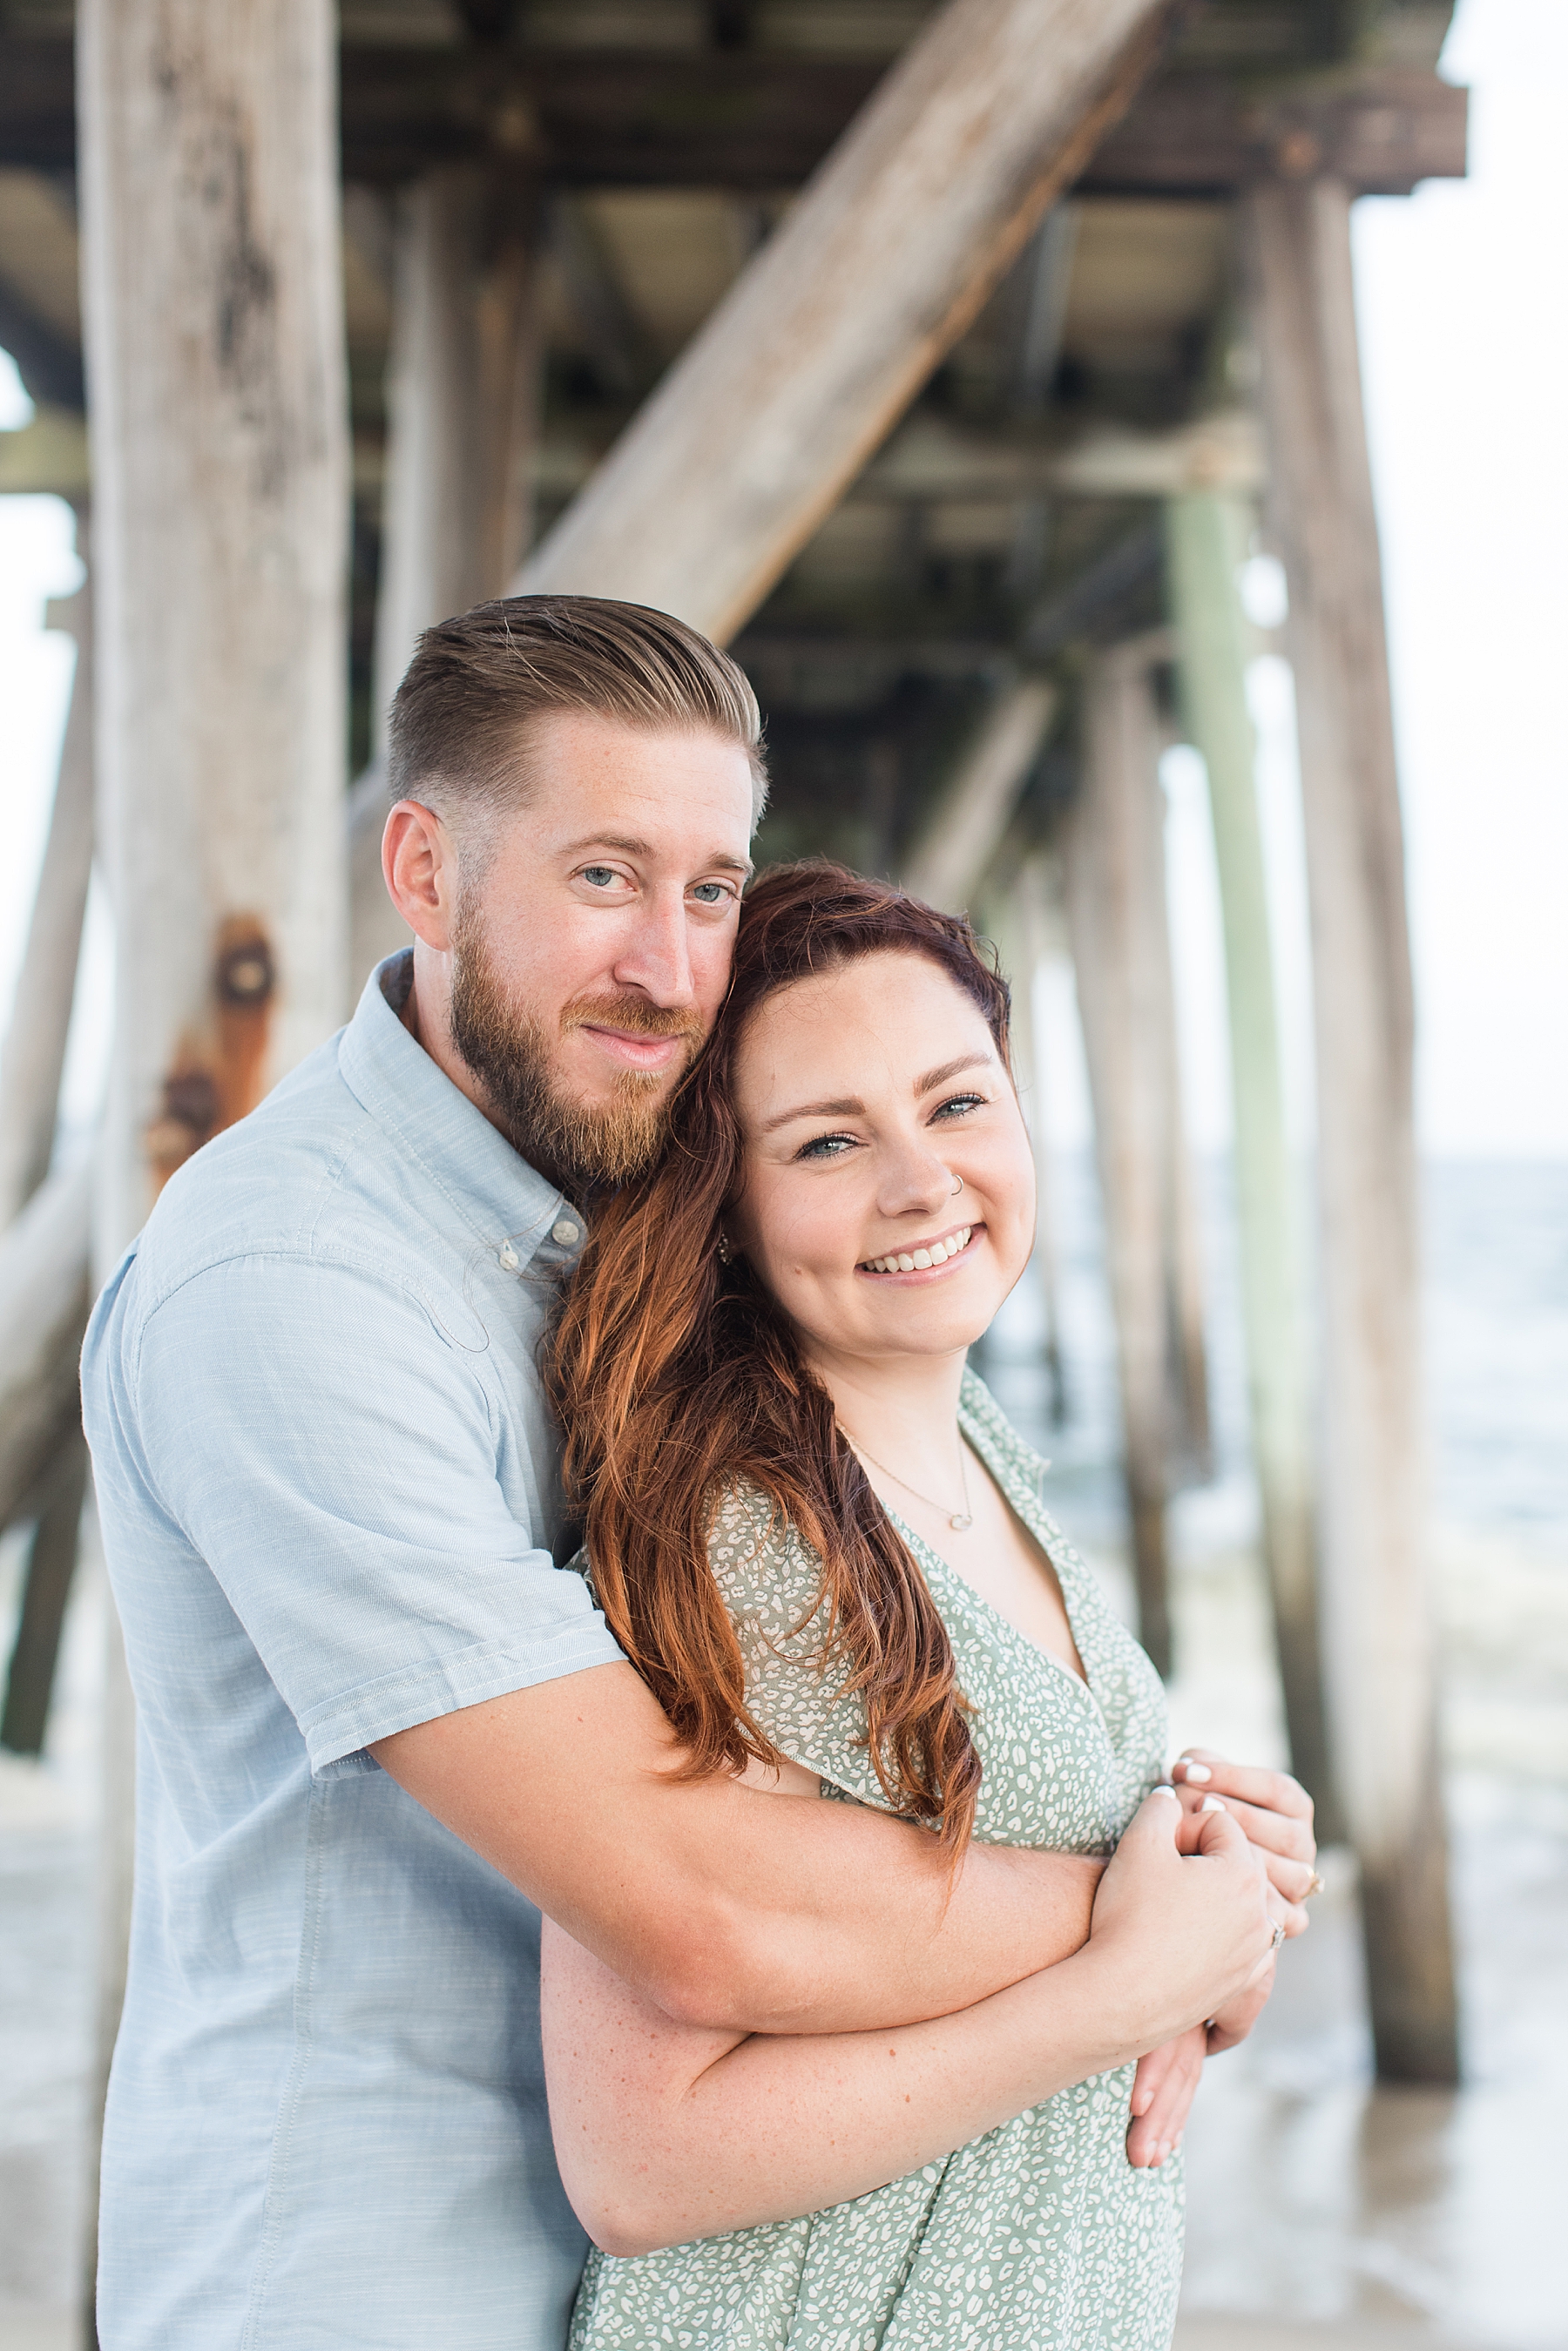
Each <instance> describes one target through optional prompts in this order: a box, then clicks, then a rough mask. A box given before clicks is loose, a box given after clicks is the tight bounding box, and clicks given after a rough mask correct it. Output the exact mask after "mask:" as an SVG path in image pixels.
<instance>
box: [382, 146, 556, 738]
mask: <svg viewBox="0 0 1568 2351" xmlns="http://www.w3.org/2000/svg"><path fill="white" fill-rule="evenodd" d="M533 211H534V198H533V194H532V191H531V189H529V188H528V186H527V185H526V183H521V182H519V181H518V180H517V178H516V176H515V175H514V174H511V173H508V174H507V176H506V177H505V178H504V179H501V180H497V177H496V176H495V175H494V174H492V173H491V172H489V171H487V170H486V168H485V167H484V166H483V165H479V164H466V163H454V164H444V165H443V166H442V167H441V168H440V169H438V170H436V171H434V172H426V174H425V175H424V177H423V179H421V180H420V181H418V182H417V183H415V185H414V186H413V187H412V188H410V189H409V190H407V191H406V193H404V194H403V196H402V199H401V203H400V210H399V216H398V235H397V258H396V270H395V277H394V282H393V299H392V350H391V352H390V354H389V357H388V362H387V466H386V486H385V490H384V493H383V499H382V576H381V586H380V590H379V592H378V596H377V601H376V647H375V654H376V660H375V669H376V675H375V688H374V694H375V702H374V712H373V720H374V727H375V734H376V740H377V742H378V744H379V741H380V737H381V729H382V726H383V725H384V724H385V717H386V706H387V705H388V703H390V701H391V700H392V695H393V694H394V693H395V692H396V690H397V685H398V681H399V680H400V678H401V677H402V674H403V671H404V669H405V668H406V667H407V666H408V657H409V655H410V653H412V652H413V644H414V640H415V638H416V637H417V636H418V635H419V632H420V631H421V630H422V629H426V628H428V627H429V626H430V624H431V622H433V621H440V620H444V619H445V618H446V616H447V615H448V614H449V613H452V612H463V611H467V609H468V607H469V606H470V605H471V604H477V603H480V602H481V601H483V600H484V599H485V598H486V596H496V595H498V594H499V593H500V591H501V590H502V588H503V587H504V586H505V585H506V582H507V580H508V578H509V577H510V576H511V574H512V572H513V571H514V570H515V569H516V568H517V564H518V563H519V562H520V561H521V560H522V557H523V553H524V551H525V547H526V543H527V535H528V516H529V512H530V510H531V489H532V485H531V475H530V470H529V458H530V456H531V452H532V441H533V437H534V409H535V405H536V402H537V389H538V388H537V381H536V379H537V374H538V348H537V336H536V329H535V319H534V302H533V280H534V267H533V232H534V221H533Z"/></svg>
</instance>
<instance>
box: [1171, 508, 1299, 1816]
mask: <svg viewBox="0 0 1568 2351" xmlns="http://www.w3.org/2000/svg"><path fill="white" fill-rule="evenodd" d="M1250 523H1251V517H1250V512H1249V508H1248V507H1246V506H1245V505H1244V504H1243V503H1242V502H1241V501H1240V500H1239V499H1237V498H1235V497H1230V496H1225V495H1223V494H1219V493H1214V492H1208V491H1192V492H1189V493H1187V494H1186V495H1184V496H1181V497H1178V498H1175V499H1173V500H1172V501H1171V502H1170V503H1169V505H1168V506H1167V507H1166V543H1167V566H1166V569H1167V577H1168V580H1169V583H1170V593H1171V602H1172V610H1173V613H1174V617H1175V621H1176V637H1177V646H1178V662H1179V669H1180V674H1181V686H1182V699H1183V702H1184V704H1185V706H1186V718H1187V723H1188V725H1189V726H1190V728H1191V731H1192V739H1193V742H1194V743H1195V745H1196V746H1197V749H1198V750H1199V751H1200V752H1201V753H1202V755H1203V759H1204V765H1205V768H1207V776H1208V805H1209V814H1210V818H1211V820H1212V823H1213V828H1214V847H1215V861H1216V864H1217V866H1218V874H1219V901H1220V912H1221V920H1222V923H1223V927H1224V934H1225V976H1226V999H1227V1005H1228V1013H1229V1036H1230V1079H1231V1098H1232V1102H1233V1105H1234V1122H1235V1166H1236V1219H1237V1235H1238V1240H1239V1251H1240V1261H1241V1307H1242V1316H1243V1321H1244V1323H1245V1327H1246V1336H1247V1374H1248V1399H1249V1407H1250V1415H1251V1431H1252V1452H1253V1459H1254V1462H1255V1464H1256V1468H1257V1476H1258V1488H1259V1496H1260V1504H1261V1511H1262V1526H1263V1557H1264V1564H1265V1568H1266V1571H1267V1573H1268V1578H1269V1592H1270V1602H1271V1604H1272V1610H1273V1618H1274V1638H1275V1646H1276V1650H1277V1653H1278V1656H1279V1663H1280V1678H1281V1689H1282V1693H1283V1698H1284V1705H1285V1720H1286V1726H1287V1729H1288V1731H1289V1735H1290V1742H1291V1770H1292V1771H1294V1773H1295V1774H1296V1777H1297V1778H1298V1779H1299V1780H1300V1781H1301V1782H1302V1784H1303V1786H1304V1787H1306V1788H1307V1789H1308V1790H1310V1792H1311V1793H1312V1797H1313V1799H1314V1801H1315V1802H1316V1804H1317V1808H1318V1822H1319V1832H1320V1835H1321V1836H1322V1837H1324V1838H1331V1837H1333V1835H1334V1834H1337V1833H1338V1829H1339V1823H1338V1819H1337V1814H1338V1802H1337V1795H1336V1793H1335V1791H1334V1789H1333V1781H1332V1777H1331V1774H1330V1771H1329V1759H1328V1746H1327V1732H1326V1729H1325V1725H1324V1719H1323V1697H1322V1656H1321V1639H1320V1632H1319V1623H1318V1589H1317V1536H1316V1528H1315V1523H1314V1516H1313V1495H1312V1427H1311V1421H1310V1415H1309V1408H1308V1398H1307V1385H1306V1356H1305V1339H1304V1334H1303V1330H1302V1313H1301V1304H1302V1301H1301V1280H1302V1270H1301V1247H1300V1238H1299V1232H1298V1220H1297V1214H1296V1196H1295V1195H1296V1186H1295V1182H1294V1174H1293V1170H1292V1167H1291V1153H1290V1144H1289V1139H1288V1136H1287V1133H1286V1124H1285V1092H1284V1079H1283V1074H1282V1071H1281V1057H1280V1026H1279V1015H1278V1010H1277V1004H1276V990H1275V984H1274V957H1273V949H1272V946H1271V942H1270V926H1269V901H1268V885H1267V876H1266V873H1265V870H1264V863H1263V841H1262V834H1261V831H1260V825H1259V818H1258V799H1257V787H1256V779H1255V775H1254V762H1255V755H1256V743H1255V739H1254V734H1253V727H1252V718H1251V714H1250V712H1249V709H1248V707H1247V679H1246V671H1247V662H1248V658H1249V651H1250V641H1249V627H1248V622H1247V618H1246V615H1245V613H1244V612H1243V611H1242V609H1241V599H1240V592H1239V584H1238V580H1237V573H1238V569H1239V566H1240V564H1241V562H1242V560H1243V559H1244V557H1245V555H1246V552H1247V541H1248V536H1249V529H1250Z"/></svg>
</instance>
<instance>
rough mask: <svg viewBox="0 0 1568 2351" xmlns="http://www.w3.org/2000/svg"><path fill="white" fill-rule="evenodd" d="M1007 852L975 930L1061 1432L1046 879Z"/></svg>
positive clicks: (1051, 1409)
mask: <svg viewBox="0 0 1568 2351" xmlns="http://www.w3.org/2000/svg"><path fill="white" fill-rule="evenodd" d="M1010 851H1011V843H1009V842H1006V841H1004V842H1003V844H1002V846H1001V848H1000V850H999V852H998V855H997V857H996V859H995V861H994V862H993V864H992V867H991V871H990V872H989V874H988V877H987V884H986V892H985V895H984V897H983V899H982V901H981V904H980V908H979V912H978V914H977V917H976V928H977V930H979V931H980V932H981V933H982V934H983V935H985V936H986V937H988V939H990V940H991V942H992V943H993V944H994V946H995V947H996V951H997V954H998V958H999V960H1000V963H1001V967H1002V969H1003V971H1004V972H1005V973H1006V975H1007V978H1008V982H1009V986H1010V987H1011V989H1012V1057H1013V1078H1014V1081H1015V1082H1016V1084H1017V1086H1018V1090H1019V1102H1020V1103H1021V1104H1022V1107H1023V1113H1024V1118H1025V1121H1026V1123H1027V1124H1028V1127H1029V1132H1030V1144H1031V1146H1032V1148H1033V1153H1034V1165H1035V1218H1034V1252H1033V1266H1034V1273H1035V1279H1036V1281H1037V1284H1038V1287H1039V1296H1040V1309H1041V1315H1042V1330H1041V1339H1040V1352H1041V1355H1042V1357H1043V1360H1044V1368H1045V1376H1046V1399H1047V1403H1046V1409H1047V1414H1048V1416H1049V1419H1050V1421H1051V1426H1052V1427H1053V1428H1060V1427H1061V1425H1062V1423H1063V1422H1064V1421H1065V1419H1066V1417H1067V1387H1066V1377H1065V1373H1064V1370H1063V1365H1062V1356H1061V1311H1060V1300H1059V1296H1058V1288H1057V1265H1056V1235H1055V1228H1054V1209H1055V1191H1056V1187H1055V1183H1054V1177H1053V1170H1052V1166H1051V1138H1050V1136H1049V1134H1047V1132H1046V1122H1045V1117H1044V1113H1043V1104H1042V1101H1041V1085H1042V1082H1043V1081H1042V1072H1041V1055H1040V1040H1039V1038H1038V1035H1037V1033H1036V1029H1035V1019H1034V975H1035V971H1036V968H1037V967H1038V966H1039V964H1040V961H1041V960H1042V958H1043V955H1044V935H1045V928H1046V924H1045V876H1044V871H1043V860H1042V858H1041V857H1040V855H1039V854H1038V853H1037V854H1035V855H1033V856H1029V855H1025V856H1023V857H1021V858H1019V857H1015V856H1013V855H1012V854H1011V853H1010Z"/></svg>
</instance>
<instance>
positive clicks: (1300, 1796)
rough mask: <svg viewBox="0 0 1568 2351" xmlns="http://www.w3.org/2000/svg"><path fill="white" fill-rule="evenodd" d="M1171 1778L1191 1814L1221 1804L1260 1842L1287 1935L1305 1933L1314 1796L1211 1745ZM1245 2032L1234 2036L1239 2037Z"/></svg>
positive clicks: (1177, 1766) (1188, 1752)
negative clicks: (1227, 1757)
mask: <svg viewBox="0 0 1568 2351" xmlns="http://www.w3.org/2000/svg"><path fill="white" fill-rule="evenodd" d="M1171 1778H1172V1780H1173V1782H1175V1784H1176V1789H1177V1792H1179V1794H1180V1796H1181V1801H1182V1804H1183V1806H1184V1808H1185V1809H1186V1812H1187V1813H1189V1814H1193V1813H1200V1812H1202V1811H1203V1809H1204V1808H1205V1806H1207V1808H1208V1810H1209V1811H1211V1812H1212V1811H1215V1810H1217V1809H1218V1808H1219V1807H1221V1806H1223V1808H1224V1810H1225V1811H1226V1812H1228V1813H1229V1814H1230V1816H1231V1818H1232V1819H1233V1820H1234V1821H1235V1822H1236V1823H1238V1825H1239V1827H1240V1829H1241V1830H1242V1832H1243V1834H1245V1836H1246V1837H1247V1839H1248V1842H1249V1844H1255V1845H1257V1846H1258V1848H1259V1850H1260V1852H1261V1854H1262V1855H1263V1861H1264V1866H1265V1867H1266V1868H1267V1870H1268V1872H1269V1880H1270V1885H1271V1886H1273V1888H1274V1890H1275V1892H1276V1893H1277V1894H1278V1895H1280V1896H1281V1898H1282V1900H1283V1902H1284V1905H1285V1909H1284V1927H1285V1932H1286V1934H1287V1936H1292V1935H1301V1934H1304V1933H1305V1932H1306V1929H1307V1926H1308V1924H1309V1920H1308V1917H1307V1910H1306V1899H1307V1896H1308V1895H1309V1894H1312V1893H1315V1892H1316V1890H1317V1885H1318V1879H1317V1868H1316V1865H1317V1854H1318V1847H1317V1839H1316V1838H1315V1837H1314V1836H1313V1834H1312V1798H1311V1797H1310V1796H1309V1795H1308V1793H1307V1792H1306V1790H1305V1789H1304V1788H1303V1787H1302V1786H1301V1782H1300V1781H1299V1780H1292V1779H1291V1775H1290V1773H1289V1772H1288V1771H1257V1770H1254V1769H1252V1768H1251V1767H1250V1766H1249V1765H1247V1764H1242V1763H1228V1762H1227V1761H1226V1760H1225V1758H1224V1756H1223V1755H1217V1754H1215V1752H1214V1751H1213V1750H1212V1749H1211V1748H1207V1747H1188V1748H1186V1749H1185V1750H1183V1752H1182V1754H1181V1755H1180V1757H1179V1758H1178V1759H1177V1761H1176V1762H1175V1763H1174V1764H1173V1765H1172V1766H1171ZM1184 1849H1185V1848H1184ZM1243 2037H1244V2036H1243V2034H1241V2033H1237V2034H1236V2035H1235V2038H1236V2039H1237V2040H1240V2039H1242V2038H1243ZM1225 2045H1226V2046H1227V2048H1228V2047H1230V2046H1231V2043H1229V2042H1227V2043H1226V2044H1225Z"/></svg>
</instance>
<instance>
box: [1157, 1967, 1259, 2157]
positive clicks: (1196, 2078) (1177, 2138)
mask: <svg viewBox="0 0 1568 2351" xmlns="http://www.w3.org/2000/svg"><path fill="white" fill-rule="evenodd" d="M1242 1997H1243V1998H1244V1999H1245V1998H1249V1997H1250V1994H1247V1993H1244V1994H1243V1995H1242ZM1207 2054H1208V2027H1207V2025H1205V2024H1195V2025H1194V2026H1193V2028H1192V2030H1191V2032H1184V2033H1183V2034H1182V2035H1181V2037H1180V2039H1179V2040H1176V2041H1166V2042H1164V2043H1162V2044H1161V2046H1160V2047H1159V2048H1158V2049H1151V2050H1150V2052H1149V2053H1148V2055H1147V2056H1146V2057H1140V2058H1139V2060H1138V2070H1137V2073H1136V2074H1134V2078H1133V2107H1132V2111H1133V2119H1132V2122H1131V2123H1130V2125H1129V2126H1128V2129H1127V2160H1128V2162H1129V2163H1130V2164H1132V2165H1133V2166H1134V2168H1136V2169H1138V2170H1140V2171H1141V2170H1145V2169H1147V2170H1151V2171H1152V2170H1155V2168H1157V2167H1158V2166H1159V2165H1160V2164H1162V2163H1164V2161H1165V2160H1166V2157H1167V2156H1168V2155H1171V2154H1173V2153H1174V2152H1175V2150H1176V2148H1177V2147H1179V2146H1180V2145H1181V2135H1182V2133H1183V2131H1184V2130H1185V2129H1186V2118H1187V2116H1188V2114H1189V2113H1190V2111H1191V2108H1192V2102H1193V2099H1194V2098H1195V2097H1196V2096H1197V2085H1198V2084H1199V2082H1200V2081H1201V2080H1202V2079H1203V2061H1204V2059H1205V2057H1207Z"/></svg>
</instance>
